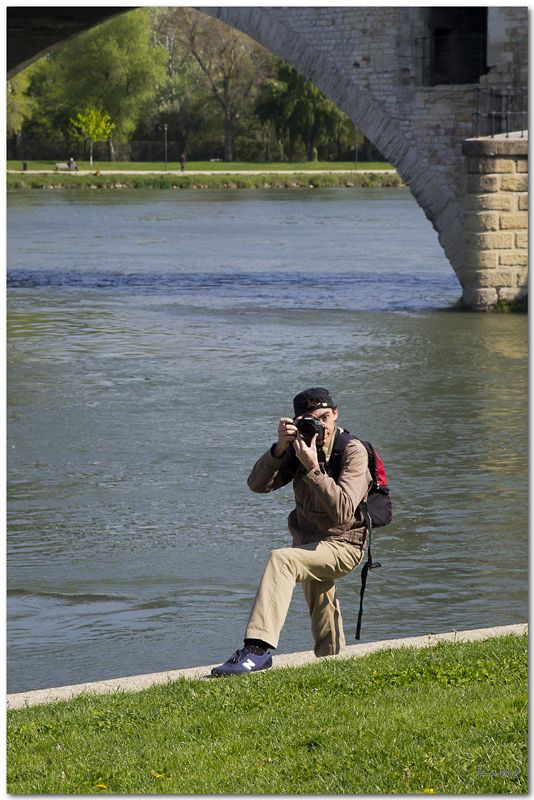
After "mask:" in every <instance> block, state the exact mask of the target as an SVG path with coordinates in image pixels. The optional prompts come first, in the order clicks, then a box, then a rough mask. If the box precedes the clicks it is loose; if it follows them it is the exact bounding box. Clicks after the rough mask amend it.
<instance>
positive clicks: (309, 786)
mask: <svg viewBox="0 0 534 800" xmlns="http://www.w3.org/2000/svg"><path fill="white" fill-rule="evenodd" d="M527 651H528V642H527V637H526V636H521V637H515V636H507V637H502V638H496V639H491V640H488V641H486V642H478V643H467V644H450V643H441V644H439V645H437V646H435V647H433V648H429V649H424V650H407V649H406V650H405V649H402V650H390V651H385V652H379V653H375V654H372V655H369V656H366V657H364V658H361V659H352V660H339V661H328V660H326V661H324V660H321V661H318V662H317V663H314V664H312V665H309V666H306V667H301V668H287V669H280V670H272V671H270V672H266V673H258V674H256V675H251V676H247V677H245V678H229V679H218V680H204V681H201V680H197V681H186V680H181V681H178V682H175V683H172V684H168V685H166V686H158V687H153V688H152V689H148V690H146V691H143V692H140V693H124V694H114V695H104V696H89V695H84V696H81V697H79V698H76V699H73V700H70V701H68V702H65V703H55V704H52V705H41V706H35V707H33V708H28V709H24V710H18V711H10V712H8V716H7V729H8V753H7V777H8V793H10V794H11V793H12V794H62V795H65V794H99V793H101V794H167V795H172V794H232V795H234V794H422V793H436V794H481V795H490V794H526V793H528V786H527V741H528V739H527V691H528V682H527Z"/></svg>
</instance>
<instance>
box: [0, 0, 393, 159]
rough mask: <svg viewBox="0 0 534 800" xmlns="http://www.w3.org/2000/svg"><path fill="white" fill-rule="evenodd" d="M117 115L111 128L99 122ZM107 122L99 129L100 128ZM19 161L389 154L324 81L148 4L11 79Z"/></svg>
mask: <svg viewBox="0 0 534 800" xmlns="http://www.w3.org/2000/svg"><path fill="white" fill-rule="evenodd" d="M97 118H98V119H102V120H103V119H106V120H107V121H108V123H109V125H108V127H107V128H106V131H105V132H104V133H102V130H103V129H102V130H100V128H99V130H100V133H98V132H97V130H96V128H95V126H94V125H93V126H92V127H91V130H89V128H88V127H87V125H86V123H85V122H84V123H83V124H82V122H83V121H84V120H85V121H87V120H90V119H97ZM97 127H98V126H97ZM7 134H8V157H10V158H14V159H17V160H35V159H53V160H55V161H67V160H68V159H69V157H73V158H74V159H75V160H76V161H81V160H89V157H90V151H91V149H92V148H93V149H94V157H95V160H108V161H117V160H119V161H130V160H136V161H158V162H159V163H161V162H163V161H164V160H165V161H167V160H168V161H174V162H179V160H180V158H181V155H182V153H185V154H186V157H187V158H188V160H209V159H215V158H216V159H220V160H222V161H225V162H233V161H236V160H246V161H263V162H272V161H299V160H302V161H306V162H310V163H311V162H313V161H315V160H319V159H320V160H325V161H328V162H335V161H340V160H349V161H352V162H354V161H355V160H356V158H359V159H361V160H368V161H369V160H375V159H380V158H381V156H380V154H379V153H378V152H377V151H376V150H375V149H374V148H373V146H372V145H371V144H370V143H369V142H368V141H366V140H365V138H364V136H363V135H362V133H361V132H360V131H358V130H356V129H355V127H354V125H353V124H352V122H351V121H350V119H349V117H348V116H347V115H346V114H344V113H342V112H341V111H340V110H339V109H338V108H337V107H336V106H335V105H334V104H333V103H332V102H331V101H330V100H328V99H327V98H326V97H325V96H324V95H323V94H322V93H321V92H320V91H319V90H318V89H317V88H316V87H315V86H314V85H313V84H311V83H309V82H308V81H306V80H304V78H302V76H300V75H299V74H298V73H297V72H296V71H295V70H294V69H293V68H291V67H290V66H288V65H287V64H286V63H285V62H283V61H281V60H280V59H278V58H277V57H275V56H274V55H273V54H272V53H270V52H269V51H267V50H266V49H265V48H263V47H261V46H260V45H258V44H257V43H256V42H254V41H253V40H252V39H250V38H249V37H247V36H245V35H244V34H242V33H240V32H239V31H237V30H235V29H232V28H230V27H229V26H227V25H225V24H224V23H222V22H220V21H219V20H217V19H214V18H212V17H210V16H208V15H207V14H205V13H202V12H200V11H195V10H194V9H190V8H184V7H161V8H156V7H154V8H149V7H144V8H138V9H135V10H133V11H129V12H127V13H122V14H119V15H117V16H116V17H114V18H112V19H110V20H108V21H107V22H104V23H103V24H101V25H99V26H97V27H95V28H93V29H92V30H89V31H87V32H85V33H83V34H81V35H79V36H76V37H74V38H73V39H72V40H70V41H66V42H65V43H63V44H62V45H61V47H58V48H57V49H54V50H53V51H52V52H50V53H49V54H48V55H47V56H45V57H43V58H41V59H39V60H38V61H36V62H35V63H34V64H32V65H31V66H30V67H28V68H27V69H25V70H23V71H21V72H20V73H19V74H17V75H16V76H15V77H14V78H13V79H12V80H10V81H8V85H7Z"/></svg>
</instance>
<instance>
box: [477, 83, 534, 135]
mask: <svg viewBox="0 0 534 800" xmlns="http://www.w3.org/2000/svg"><path fill="white" fill-rule="evenodd" d="M527 131H528V103H527V92H526V90H525V89H523V88H515V87H508V88H507V89H506V90H505V91H497V90H495V89H482V88H481V87H477V88H476V89H475V92H474V97H473V138H478V137H479V136H498V135H499V134H504V135H505V136H506V137H508V136H509V135H510V133H512V132H513V133H519V134H520V136H521V138H524V137H525V134H526V132H527Z"/></svg>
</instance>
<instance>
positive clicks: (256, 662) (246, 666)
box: [211, 647, 273, 678]
mask: <svg viewBox="0 0 534 800" xmlns="http://www.w3.org/2000/svg"><path fill="white" fill-rule="evenodd" d="M272 665H273V659H272V656H271V654H270V653H268V652H267V653H264V654H263V655H261V656H260V655H258V654H257V653H253V652H252V651H251V650H249V649H248V648H247V647H243V648H242V649H241V650H236V651H235V653H234V654H233V656H230V658H229V659H228V661H225V662H224V664H221V666H220V667H213V669H212V670H211V674H212V675H213V677H214V678H221V677H223V676H224V675H246V674H247V673H248V672H258V671H259V670H260V669H269V668H270V667H272Z"/></svg>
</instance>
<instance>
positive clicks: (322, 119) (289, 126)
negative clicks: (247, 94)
mask: <svg viewBox="0 0 534 800" xmlns="http://www.w3.org/2000/svg"><path fill="white" fill-rule="evenodd" d="M256 114H257V115H258V117H259V119H260V120H261V121H262V122H263V123H269V122H271V123H272V124H273V125H274V127H275V130H276V132H277V134H278V136H280V137H287V138H288V140H289V150H290V154H289V155H290V158H293V156H294V151H295V146H296V144H297V142H298V140H301V141H302V142H303V144H304V147H305V151H306V157H307V159H308V161H313V160H314V158H316V157H317V148H318V147H319V146H320V145H325V144H328V143H329V142H335V141H336V140H337V139H338V137H339V136H340V134H341V133H342V131H343V127H344V125H345V124H346V120H347V119H348V118H347V116H346V114H343V112H342V111H340V110H339V109H338V108H337V107H336V106H335V105H334V103H333V102H332V101H331V100H328V99H327V98H326V97H325V96H324V95H323V94H322V92H320V91H319V89H317V87H316V86H314V85H313V84H312V83H310V82H309V81H307V80H306V79H305V78H303V77H302V75H300V74H299V73H298V72H297V71H296V70H295V69H293V67H291V66H289V64H286V63H285V62H280V63H279V66H278V70H277V76H276V78H271V79H268V80H266V81H265V82H264V84H263V86H262V90H261V94H260V97H259V98H258V101H257V103H256Z"/></svg>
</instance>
